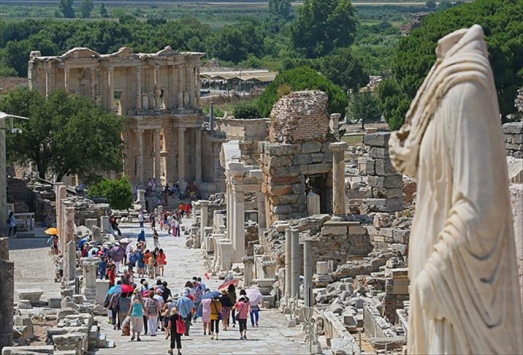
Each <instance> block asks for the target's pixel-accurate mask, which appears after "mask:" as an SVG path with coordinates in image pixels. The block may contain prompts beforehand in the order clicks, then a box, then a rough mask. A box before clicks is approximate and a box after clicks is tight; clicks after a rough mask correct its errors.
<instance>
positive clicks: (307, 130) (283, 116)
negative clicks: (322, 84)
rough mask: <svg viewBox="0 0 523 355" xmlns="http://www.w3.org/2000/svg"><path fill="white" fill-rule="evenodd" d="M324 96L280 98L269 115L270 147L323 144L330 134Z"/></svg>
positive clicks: (309, 94) (301, 94) (308, 93)
mask: <svg viewBox="0 0 523 355" xmlns="http://www.w3.org/2000/svg"><path fill="white" fill-rule="evenodd" d="M327 100H328V98H327V94H326V93H324V92H322V91H299V92H293V93H291V94H289V95H285V96H284V97H282V98H281V99H280V100H279V101H278V102H276V104H274V106H273V108H272V111H271V125H270V128H269V140H270V142H271V143H276V142H278V143H287V144H292V143H295V142H310V141H320V142H321V141H325V140H326V138H327V134H328V133H329V122H330V118H329V116H328V115H327V111H326V109H327Z"/></svg>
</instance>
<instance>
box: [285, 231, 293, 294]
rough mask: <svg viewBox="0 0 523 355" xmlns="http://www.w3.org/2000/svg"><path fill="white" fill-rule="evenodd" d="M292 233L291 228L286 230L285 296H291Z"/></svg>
mask: <svg viewBox="0 0 523 355" xmlns="http://www.w3.org/2000/svg"><path fill="white" fill-rule="evenodd" d="M291 240H292V234H291V230H290V228H287V229H286V230H285V297H291V278H292V269H291V265H292V261H291V258H292V245H291V244H292V241H291Z"/></svg>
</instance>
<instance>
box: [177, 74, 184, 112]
mask: <svg viewBox="0 0 523 355" xmlns="http://www.w3.org/2000/svg"><path fill="white" fill-rule="evenodd" d="M176 72H177V74H178V108H179V109H182V110H183V95H184V92H185V82H184V81H185V80H184V79H185V64H181V65H179V66H178V67H177V70H176Z"/></svg>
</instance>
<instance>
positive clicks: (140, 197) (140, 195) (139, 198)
mask: <svg viewBox="0 0 523 355" xmlns="http://www.w3.org/2000/svg"><path fill="white" fill-rule="evenodd" d="M136 202H137V203H138V204H139V205H140V209H141V210H142V211H143V210H145V207H146V206H145V205H146V203H145V190H142V189H139V190H138V196H137V199H136Z"/></svg>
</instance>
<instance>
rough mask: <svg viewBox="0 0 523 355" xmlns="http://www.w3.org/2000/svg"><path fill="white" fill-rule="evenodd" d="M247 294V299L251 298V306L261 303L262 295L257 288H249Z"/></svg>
mask: <svg viewBox="0 0 523 355" xmlns="http://www.w3.org/2000/svg"><path fill="white" fill-rule="evenodd" d="M245 292H246V293H247V297H249V302H250V303H251V304H258V303H260V302H261V300H262V294H261V292H260V290H258V289H257V288H248V289H246V290H245Z"/></svg>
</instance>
